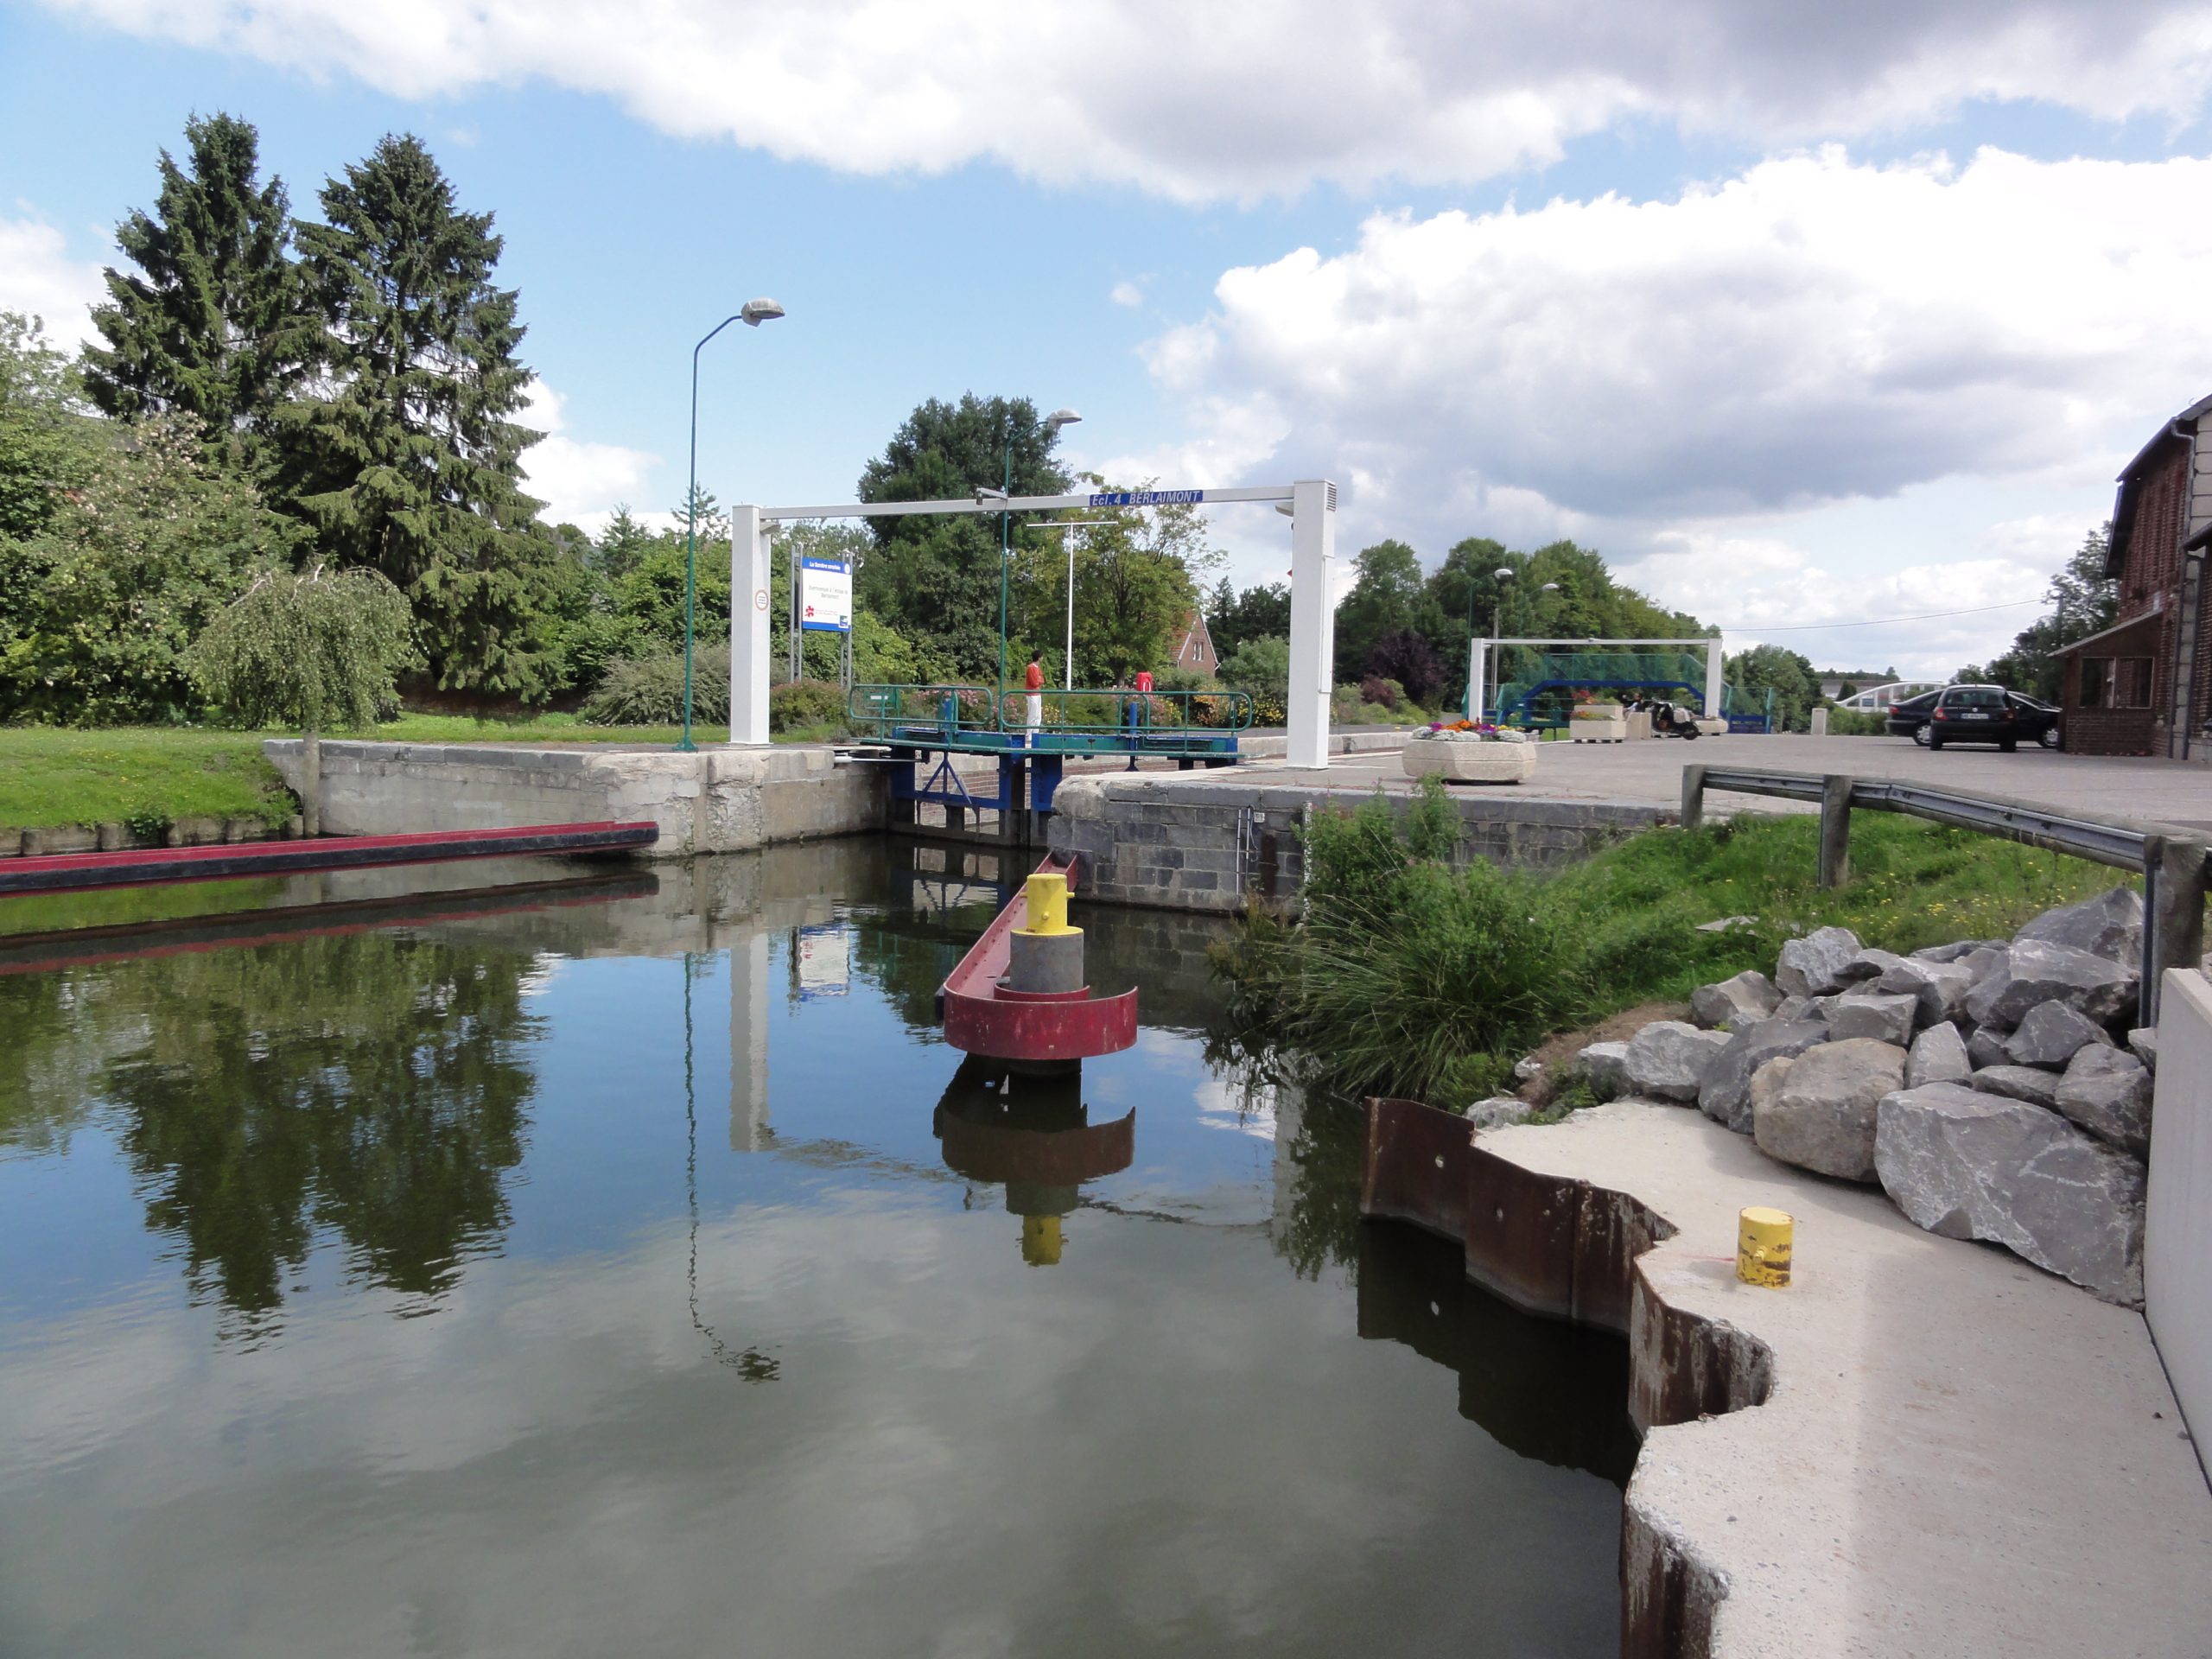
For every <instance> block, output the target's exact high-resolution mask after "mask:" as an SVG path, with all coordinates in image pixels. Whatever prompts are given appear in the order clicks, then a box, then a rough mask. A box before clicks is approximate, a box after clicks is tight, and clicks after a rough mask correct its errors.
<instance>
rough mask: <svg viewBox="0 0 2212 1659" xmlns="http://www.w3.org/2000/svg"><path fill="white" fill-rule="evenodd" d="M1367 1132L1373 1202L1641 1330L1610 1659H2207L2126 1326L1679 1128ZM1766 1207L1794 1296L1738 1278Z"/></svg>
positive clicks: (1404, 1121)
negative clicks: (2076, 1658)
mask: <svg viewBox="0 0 2212 1659" xmlns="http://www.w3.org/2000/svg"><path fill="white" fill-rule="evenodd" d="M1370 1112H1371V1116H1370V1150H1369V1160H1368V1174H1367V1181H1366V1186H1365V1190H1364V1192H1363V1198H1362V1208H1363V1213H1366V1214H1369V1215H1373V1216H1377V1217H1395V1218H1396V1219H1401V1220H1407V1221H1411V1222H1413V1223H1414V1224H1418V1225H1422V1226H1426V1227H1428V1228H1429V1229H1430V1230H1434V1231H1438V1232H1441V1233H1444V1234H1446V1236H1453V1237H1459V1238H1461V1239H1463V1240H1464V1241H1465V1245H1466V1249H1467V1268H1468V1274H1469V1276H1470V1277H1471V1278H1472V1279H1474V1280H1476V1281H1478V1282H1480V1283H1483V1284H1484V1285H1485V1286H1487V1287H1489V1288H1491V1289H1493V1290H1495V1291H1497V1293H1498V1294H1503V1295H1504V1296H1505V1297H1506V1298H1507V1299H1508V1300H1513V1301H1515V1302H1517V1303H1519V1304H1521V1305H1522V1306H1527V1307H1529V1308H1530V1309H1531V1310H1532V1311H1535V1312H1539V1313H1548V1314H1552V1315H1554V1316H1559V1317H1566V1318H1571V1319H1578V1320H1580V1321H1583V1322H1586V1323H1591V1324H1595V1325H1604V1326H1607V1327H1610V1328H1614V1329H1620V1330H1624V1331H1625V1332H1626V1334H1627V1335H1628V1338H1629V1342H1630V1414H1631V1416H1632V1417H1633V1418H1634V1419H1635V1421H1636V1422H1637V1427H1638V1429H1639V1430H1640V1431H1641V1432H1642V1433H1643V1434H1644V1437H1645V1438H1644V1441H1643V1450H1642V1452H1641V1453H1640V1455H1639V1456H1638V1458H1637V1465H1636V1471H1635V1473H1634V1475H1633V1477H1632V1478H1631V1479H1630V1484H1629V1489H1628V1494H1627V1500H1626V1503H1625V1506H1624V1519H1623V1527H1622V1554H1621V1564H1622V1589H1623V1643H1622V1650H1623V1652H1624V1653H1625V1654H1630V1655H1634V1656H1638V1659H1643V1656H1650V1659H1659V1656H1677V1655H1680V1656H1690V1659H1751V1656H1757V1659H1767V1656H1775V1659H1780V1656H1785V1655H1786V1656H1793V1659H1802V1656H1807V1655H1828V1654H1835V1655H1844V1654H1850V1655H1885V1656H1886V1655H1898V1654H1911V1655H1916V1656H1928V1659H1935V1656H1951V1655H1958V1656H1968V1655H1974V1656H1979V1655H1992V1656H1996V1655H2006V1656H2014V1655H2045V1654H2047V1655H2053V1656H2056V1655H2077V1654H2078V1655H2089V1654H2094V1655H2099V1656H2105V1655H2112V1656H2122V1655H2125V1656H2158V1659H2183V1656H2187V1659H2202V1656H2204V1655H2206V1654H2207V1653H2212V1492H2208V1491H2207V1488H2206V1484H2205V1482H2204V1478H2203V1476H2202V1471H2201V1470H2200V1468H2199V1466H2198V1465H2197V1462H2196V1456H2195V1449H2194V1447H2193V1446H2192V1445H2191V1444H2190V1441H2189V1440H2188V1439H2187V1438H2186V1434H2185V1431H2184V1430H2183V1424H2182V1419H2181V1414H2180V1411H2179V1409H2178V1408H2177V1405H2176V1403H2175V1401H2174V1397H2173V1394H2172V1390H2171V1388H2170V1387H2169V1385H2168V1383H2167V1381H2166V1378H2165V1375H2164V1370H2162V1368H2161V1366H2160V1364H2159V1361H2158V1354H2157V1351H2156V1350H2155V1349H2154V1348H2153V1346H2152V1341H2151V1337H2150V1333H2149V1331H2148V1329H2147V1327H2146V1326H2145V1324H2144V1322H2143V1319H2142V1316H2141V1315H2140V1314H2139V1313H2133V1312H2130V1311H2128V1310H2126V1309H2122V1308H2118V1307H2113V1306H2109V1305H2107V1304H2105V1303H2102V1302H2100V1301H2098V1300H2095V1299H2094V1297H2091V1296H2089V1295H2088V1294H2086V1293H2084V1292H2082V1291H2081V1290H2079V1289H2076V1288H2075V1287H2073V1286H2071V1285H2069V1284H2067V1283H2066V1282H2065V1281H2063V1280H2060V1279H2058V1278H2056V1277H2055V1276H2053V1275H2051V1274H2044V1273H2043V1272H2041V1271H2040V1270H2038V1269H2037V1268H2033V1267H2031V1266H2030V1265H2029V1264H2027V1263H2026V1262H2022V1261H2020V1260H2018V1258H2017V1257H2014V1256H2012V1255H2009V1254H2007V1253H2005V1252H2003V1251H2001V1250H1999V1249H1994V1248H1993V1247H1988V1246H1982V1245H1975V1244H1968V1243H1960V1242H1957V1241H1954V1240H1949V1239H1944V1238H1939V1237H1937V1236H1935V1235H1933V1234H1929V1233H1925V1232H1923V1231H1921V1230H1919V1229H1918V1228H1916V1227H1914V1226H1913V1225H1912V1224H1910V1222H1908V1221H1906V1220H1905V1219H1904V1217H1902V1216H1900V1215H1899V1214H1897V1211H1895V1210H1894V1209H1893V1208H1892V1207H1891V1205H1890V1204H1889V1202H1888V1201H1887V1200H1886V1198H1884V1196H1883V1195H1882V1193H1881V1192H1879V1191H1878V1189H1873V1188H1866V1187H1858V1186H1853V1185H1848V1184H1846V1183H1842V1182H1834V1181H1827V1180H1823V1179H1820V1178H1818V1177H1815V1176H1811V1175H1808V1174H1805V1173H1802V1172H1800V1171H1796V1170H1794V1169H1791V1168H1789V1167H1787V1166H1783V1165H1780V1164H1777V1163H1775V1162H1773V1161H1772V1160H1769V1159H1768V1158H1766V1157H1765V1156H1764V1154H1761V1153H1760V1152H1759V1151H1758V1148H1757V1147H1755V1146H1754V1145H1753V1144H1752V1143H1751V1141H1749V1140H1747V1139H1745V1137H1743V1136H1740V1135H1734V1134H1732V1133H1731V1132H1730V1131H1728V1130H1727V1129H1726V1128H1722V1127H1721V1126H1719V1125H1718V1124H1715V1123H1713V1122H1710V1121H1709V1120H1707V1119H1706V1118H1705V1117H1703V1116H1701V1115H1700V1114H1699V1113H1698V1112H1696V1111H1695V1110H1694V1109H1688V1108H1683V1107H1677V1106H1663V1105H1657V1104H1654V1103H1646V1102H1616V1103H1613V1104H1611V1105H1609V1106H1604V1107H1598V1108H1593V1109H1590V1110H1586V1111H1583V1112H1578V1113H1575V1114H1574V1115H1573V1116H1570V1117H1568V1118H1567V1119H1566V1120H1565V1121H1564V1122H1560V1123H1558V1124H1554V1125H1548V1126H1544V1127H1540V1128H1527V1127H1523V1128H1508V1129H1501V1130H1497V1131H1492V1132H1489V1133H1485V1134H1480V1135H1476V1134H1473V1133H1472V1132H1471V1131H1469V1130H1468V1129H1467V1128H1466V1126H1465V1123H1464V1122H1462V1121H1461V1120H1459V1119H1456V1118H1453V1117H1452V1116H1450V1115H1449V1114H1446V1113H1441V1112H1437V1111H1434V1110H1433V1109H1431V1108H1427V1107H1421V1106H1415V1105H1413V1104H1411V1103H1405V1102H1378V1103H1375V1106H1374V1107H1372V1108H1371V1109H1370ZM1754 1204H1765V1205H1775V1206H1777V1207H1779V1208H1781V1209H1783V1210H1786V1211H1789V1212H1790V1213H1791V1214H1792V1215H1793V1216H1794V1217H1796V1268H1795V1279H1794V1281H1793V1283H1792V1284H1791V1285H1790V1286H1789V1288H1787V1289H1784V1290H1765V1289H1759V1288H1755V1287H1751V1286H1748V1285H1745V1284H1743V1283H1742V1282H1740V1281H1738V1280H1737V1278H1736V1277H1735V1273H1734V1265H1733V1253H1734V1247H1735V1236H1736V1213H1737V1211H1738V1209H1740V1208H1742V1207H1743V1206H1745V1205H1754Z"/></svg>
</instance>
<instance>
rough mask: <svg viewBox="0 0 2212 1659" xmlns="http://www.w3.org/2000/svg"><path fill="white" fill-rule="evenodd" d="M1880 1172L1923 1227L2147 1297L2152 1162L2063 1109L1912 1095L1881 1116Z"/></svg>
mask: <svg viewBox="0 0 2212 1659" xmlns="http://www.w3.org/2000/svg"><path fill="white" fill-rule="evenodd" d="M1874 1169H1875V1173H1876V1174H1877V1175H1878V1176H1879V1178H1880V1179H1881V1183H1882V1189H1883V1191H1884V1192H1887V1193H1888V1194H1889V1195H1890V1197H1891V1199H1892V1200H1894V1201H1895V1203H1896V1204H1897V1208H1898V1209H1900V1210H1902V1211H1904V1213H1905V1215H1906V1216H1907V1217H1909V1218H1910V1220H1911V1221H1912V1222H1913V1223H1914V1224H1916V1226H1921V1227H1924V1228H1926V1229H1927V1230H1929V1231H1930V1232H1932V1233H1941V1234H1942V1235H1943V1236H1945V1237H1946V1238H1980V1239H1986V1240H1989V1241H1990V1242H1991V1243H1998V1244H2002V1245H2004V1246H2005V1248H2006V1249H2009V1250H2012V1251H2014V1252H2015V1253H2017V1254H2018V1255H2023V1256H2025V1257H2026V1258H2027V1259H2028V1260H2029V1261H2031V1262H2034V1263H2035V1264H2036V1265H2037V1267H2040V1268H2048V1269H2050V1271H2051V1272H2053V1273H2056V1274H2064V1275H2065V1276H2066V1277H2067V1278H2069V1279H2070V1280H2072V1281H2074V1282H2075V1284H2077V1285H2080V1286H2082V1287H2084V1288H2086V1289H2088V1290H2089V1291H2092V1292H2094V1294H2097V1295H2098V1296H2100V1297H2102V1298H2103V1299H2104V1300H2106V1301H2108V1302H2119V1303H2122V1304H2124V1305H2126V1306H2137V1305H2139V1304H2140V1303H2141V1301H2142V1300H2143V1166H2142V1165H2141V1164H2139V1163H2138V1162H2136V1161H2135V1160H2133V1158H2130V1157H2127V1156H2126V1154H2122V1153H2118V1152H2115V1151H2113V1149H2112V1148H2111V1147H2107V1146H2105V1145H2103V1144H2101V1142H2099V1141H2096V1140H2094V1139H2093V1138H2092V1137H2090V1136H2088V1135H2084V1134H2083V1133H2082V1131H2081V1130H2079V1129H2077V1128H2075V1127H2074V1126H2073V1125H2072V1124H2071V1123H2069V1122H2067V1121H2066V1120H2065V1119H2064V1118H2063V1117H2061V1116H2058V1114H2057V1113H2056V1112H2051V1111H2046V1110H2044V1109H2043V1108H2042V1107H2040V1106H2032V1105H2030V1104H2029V1103H2026V1102H2024V1101H2017V1100H2006V1099H2004V1098H2002V1097H2000V1096H1995V1095H1985V1094H1980V1093H1978V1092H1976V1091H1975V1090H1971V1089H1961V1087H1959V1086H1958V1085H1957V1084H1948V1083H1936V1084H1929V1085H1927V1086H1926V1087H1925V1088H1921V1089H1910V1090H1899V1091H1898V1092H1897V1093H1896V1094H1893V1095H1889V1096H1885V1097H1884V1099H1883V1101H1882V1103H1881V1106H1880V1108H1879V1109H1878V1113H1877V1116H1876V1124H1875V1131H1874Z"/></svg>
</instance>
